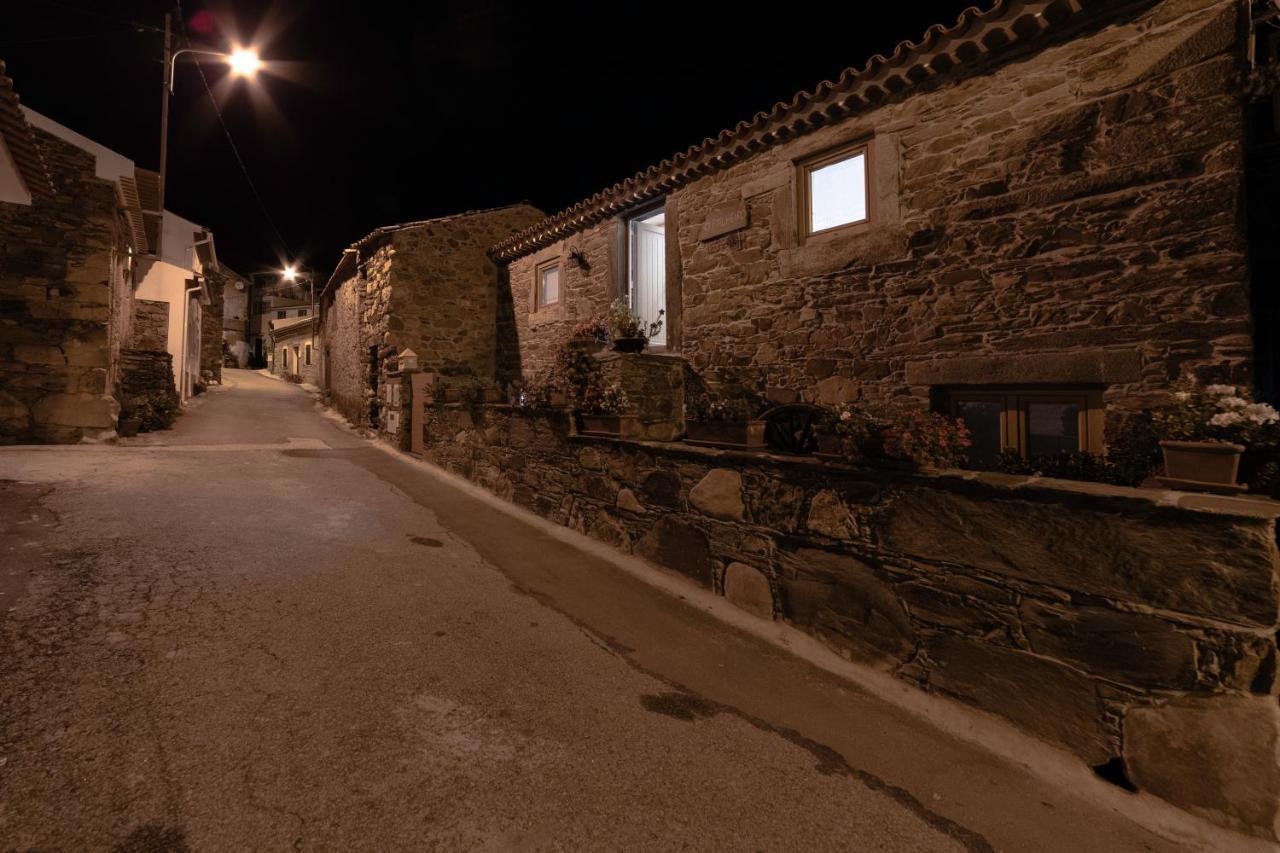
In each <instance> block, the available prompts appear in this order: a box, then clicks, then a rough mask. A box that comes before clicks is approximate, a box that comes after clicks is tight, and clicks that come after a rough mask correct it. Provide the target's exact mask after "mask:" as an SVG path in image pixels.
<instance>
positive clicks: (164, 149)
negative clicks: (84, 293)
mask: <svg viewBox="0 0 1280 853" xmlns="http://www.w3.org/2000/svg"><path fill="white" fill-rule="evenodd" d="M170 17H171V16H170V15H169V13H168V12H165V14H164V65H163V66H161V69H160V94H161V100H160V211H159V213H160V227H159V228H158V229H156V244H155V246H154V247H152V251H153V253H154V254H155V255H156V256H157V257H159V256H160V245H161V243H162V242H163V241H164V180H165V166H166V161H167V160H168V156H169V63H171V62H172V61H173V35H172V33H171V32H170V29H169V27H170V23H171V21H170Z"/></svg>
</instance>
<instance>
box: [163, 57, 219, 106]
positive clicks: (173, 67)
mask: <svg viewBox="0 0 1280 853" xmlns="http://www.w3.org/2000/svg"><path fill="white" fill-rule="evenodd" d="M184 53H195V54H199V55H201V56H216V57H219V58H220V59H226V58H227V54H225V53H223V52H222V51H219V50H201V49H199V48H194V47H184V48H183V49H182V50H176V51H174V52H173V55H172V56H170V57H169V93H170V94H172V93H173V83H174V75H175V74H177V71H178V57H179V56H182V54H184Z"/></svg>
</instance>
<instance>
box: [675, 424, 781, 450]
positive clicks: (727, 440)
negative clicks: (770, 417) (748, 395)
mask: <svg viewBox="0 0 1280 853" xmlns="http://www.w3.org/2000/svg"><path fill="white" fill-rule="evenodd" d="M764 423H765V422H764V421H690V422H689V423H687V424H686V425H685V441H687V442H688V443H689V444H697V445H701V446H703V447H726V448H729V449H731V450H763V449H764V447H765V443H764Z"/></svg>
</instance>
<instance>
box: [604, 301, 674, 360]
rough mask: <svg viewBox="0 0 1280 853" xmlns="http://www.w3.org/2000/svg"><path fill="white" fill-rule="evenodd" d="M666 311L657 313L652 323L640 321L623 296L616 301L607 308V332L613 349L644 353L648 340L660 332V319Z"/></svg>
mask: <svg viewBox="0 0 1280 853" xmlns="http://www.w3.org/2000/svg"><path fill="white" fill-rule="evenodd" d="M666 313H667V312H666V311H659V312H658V318H657V319H656V320H654V321H653V322H652V323H647V324H646V323H645V322H644V320H642V319H640V317H638V316H637V315H636V313H635V312H634V311H632V310H631V305H630V304H628V302H627V298H626V297H625V296H623V297H620V298H619V299H617V300H616V301H615V302H614V303H613V305H611V306H609V316H608V322H609V330H610V332H611V333H612V334H613V348H614V350H615V351H617V352H644V350H645V348H646V347H648V346H649V339H650V338H652V337H653V336H654V335H656V334H658V333H659V332H661V331H662V317H663V315H664V314H666Z"/></svg>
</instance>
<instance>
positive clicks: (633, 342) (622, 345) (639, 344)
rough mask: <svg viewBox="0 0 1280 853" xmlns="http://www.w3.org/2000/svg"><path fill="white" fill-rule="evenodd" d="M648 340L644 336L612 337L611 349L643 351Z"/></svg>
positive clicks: (616, 350) (617, 350)
mask: <svg viewBox="0 0 1280 853" xmlns="http://www.w3.org/2000/svg"><path fill="white" fill-rule="evenodd" d="M648 345H649V342H648V341H647V340H645V339H644V338H614V339H613V349H614V351H615V352H644V348H645V347H647V346H648Z"/></svg>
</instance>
